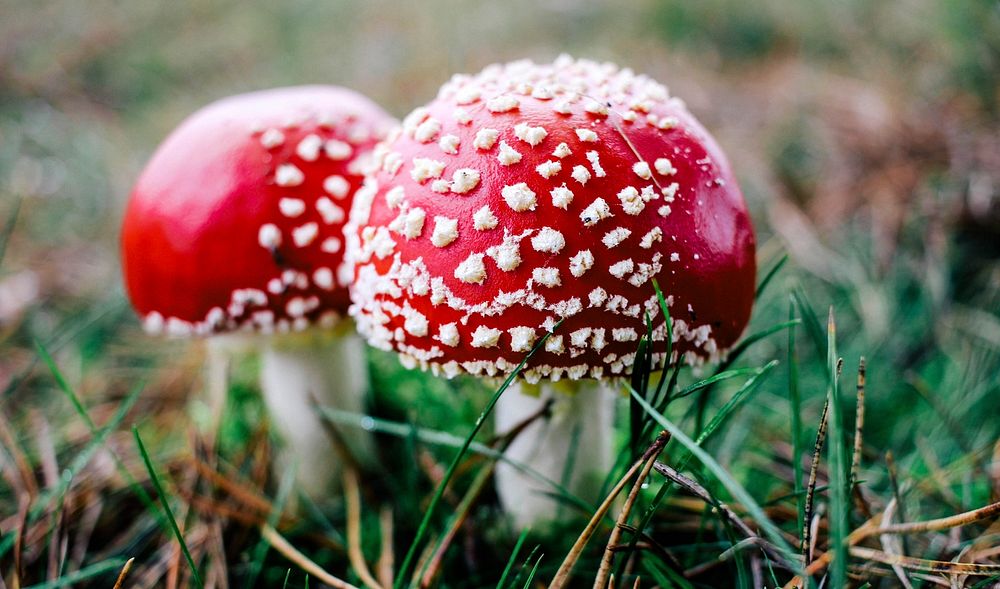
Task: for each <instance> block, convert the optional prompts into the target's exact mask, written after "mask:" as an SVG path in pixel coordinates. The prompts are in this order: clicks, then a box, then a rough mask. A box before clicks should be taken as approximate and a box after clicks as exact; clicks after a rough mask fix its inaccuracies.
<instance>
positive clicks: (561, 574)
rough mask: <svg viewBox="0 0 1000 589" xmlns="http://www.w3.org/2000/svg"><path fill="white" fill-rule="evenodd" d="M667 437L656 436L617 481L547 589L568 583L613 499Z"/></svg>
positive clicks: (664, 435)
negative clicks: (574, 566) (574, 567)
mask: <svg viewBox="0 0 1000 589" xmlns="http://www.w3.org/2000/svg"><path fill="white" fill-rule="evenodd" d="M667 439H668V435H667V433H666V432H661V433H660V435H659V436H657V438H656V440H655V441H654V442H653V444H652V445H650V447H649V448H647V449H646V451H645V452H643V454H642V456H641V457H640V458H639V460H637V461H636V462H635V464H633V465H632V467H631V468H629V469H628V472H626V473H625V476H623V477H622V478H621V480H619V481H618V483H617V484H616V485H615V486H614V488H613V489H611V492H609V493H608V496H607V497H605V498H604V501H603V502H602V503H601V505H600V506H599V507H598V508H597V511H595V512H594V515H593V517H591V518H590V521H589V522H588V523H587V526H586V527H585V528H584V529H583V532H581V533H580V536H579V537H578V538H577V539H576V542H575V543H574V544H573V547H572V548H571V549H570V551H569V553H568V554H567V555H566V558H565V559H564V560H563V562H562V564H561V565H559V570H557V571H556V574H555V577H553V579H552V582H551V583H550V584H549V589H561V588H562V587H564V586H565V585H566V583H567V582H569V578H570V573H571V572H572V571H573V565H575V564H576V561H577V560H578V559H579V558H580V554H581V553H582V552H583V549H584V547H586V545H587V542H589V541H590V538H591V536H593V535H594V532H596V531H597V526H598V525H600V523H601V520H602V519H604V516H605V514H607V513H608V510H609V509H611V504H612V503H614V501H615V498H617V497H618V495H619V494H620V493H621V492H622V490H623V489H624V488H625V485H627V484H628V482H629V481H630V480H632V477H633V476H635V474H636V473H637V472H639V469H640V468H642V466H643V465H644V464H645V463H646V461H647V460H649V457H650V456H657V455H659V453H660V451H661V450H663V446H664V445H665V444H666V443H667Z"/></svg>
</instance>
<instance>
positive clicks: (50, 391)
mask: <svg viewBox="0 0 1000 589" xmlns="http://www.w3.org/2000/svg"><path fill="white" fill-rule="evenodd" d="M563 52H566V53H570V54H572V55H574V56H577V57H588V58H593V59H598V60H610V61H614V62H617V63H619V64H620V65H622V66H627V67H631V68H633V69H635V70H636V71H638V72H642V73H646V74H649V75H650V76H652V77H653V78H655V79H657V80H659V81H661V82H663V83H665V84H666V85H667V86H668V87H669V88H670V90H671V92H672V93H673V94H675V95H677V96H680V97H682V98H683V99H684V100H685V101H686V102H687V103H688V105H689V108H690V110H691V111H692V113H694V114H695V116H697V117H698V118H700V119H701V121H702V122H703V123H704V124H705V126H706V127H707V128H708V129H710V130H711V131H712V133H713V134H715V136H716V138H717V139H718V140H719V142H720V143H721V145H722V146H723V148H724V149H725V150H726V151H727V152H728V154H729V156H730V159H731V161H732V163H733V166H734V168H735V170H736V173H737V176H738V177H739V178H740V180H741V184H742V186H743V189H744V192H745V194H746V197H747V200H748V203H749V205H750V207H751V210H752V213H753V215H754V219H755V222H756V228H757V233H758V242H759V245H760V266H761V267H762V268H767V267H770V266H771V265H772V264H773V263H774V262H775V261H776V260H777V259H779V258H780V256H781V255H782V254H783V253H788V254H789V256H790V260H791V262H790V264H789V265H788V267H787V268H786V269H785V270H784V271H783V273H782V274H781V275H780V276H779V277H778V279H777V280H776V281H775V283H774V285H773V286H772V287H771V291H770V292H769V293H768V295H767V296H766V297H764V298H763V299H762V300H761V302H760V304H759V305H758V308H757V311H756V313H755V318H754V323H753V326H752V327H751V330H757V329H762V328H766V327H767V326H769V325H774V324H776V323H778V322H779V321H782V320H783V319H785V318H787V314H788V295H789V289H790V288H792V287H795V288H801V289H802V291H801V292H803V293H805V294H806V296H807V298H809V300H811V301H812V304H813V306H814V307H815V310H816V311H817V313H818V315H819V316H820V317H823V316H824V314H825V309H826V307H827V306H830V305H832V306H833V307H834V309H835V311H836V313H837V318H838V322H839V325H840V331H841V338H842V340H843V341H842V351H843V353H844V355H845V358H846V369H845V370H846V371H847V373H848V374H853V372H852V371H853V370H855V369H856V366H857V358H858V356H859V355H861V354H866V355H868V356H869V359H870V366H871V367H872V374H871V389H870V391H871V393H870V395H871V396H870V403H871V409H870V411H871V413H870V417H869V426H868V427H869V432H868V433H867V434H866V435H867V436H868V437H866V443H868V444H870V445H871V448H870V451H869V452H868V453H867V455H868V459H870V461H871V462H872V463H873V465H872V472H870V473H868V478H869V480H871V481H872V485H874V486H876V487H877V486H879V485H882V488H884V484H885V477H884V476H883V475H882V474H881V473H882V471H883V470H884V468H883V467H882V466H881V462H880V461H881V455H882V453H883V452H884V450H886V449H890V448H891V449H894V451H896V452H897V453H898V456H897V458H898V459H899V460H900V461H901V464H902V465H903V468H904V470H905V471H906V472H908V473H911V474H912V476H914V477H916V478H919V477H922V476H927V475H928V473H939V472H940V471H941V469H942V468H945V466H946V465H949V464H953V463H955V462H956V461H957V460H959V459H960V458H962V457H966V458H968V457H969V456H972V457H973V458H970V459H969V460H970V461H971V462H972V463H973V464H972V466H969V464H968V463H966V462H960V463H959V466H957V467H955V468H957V469H958V470H957V471H954V472H953V471H949V470H947V468H945V471H946V472H947V473H948V474H946V475H940V476H938V475H937V474H936V475H935V476H936V477H937V478H935V480H936V481H937V483H935V484H937V485H938V486H940V487H941V489H937V491H936V492H937V493H939V494H941V495H942V496H947V501H944V505H945V510H946V512H947V509H946V508H947V507H948V506H951V507H955V508H956V509H957V508H958V507H963V506H964V507H969V506H972V505H976V504H982V503H983V502H984V501H985V500H987V499H988V498H989V497H990V496H992V494H994V493H996V492H998V491H993V490H991V487H990V486H989V485H988V484H986V483H985V482H984V481H985V479H983V478H982V477H983V476H985V474H984V473H988V472H991V473H993V474H992V475H991V476H995V477H997V478H998V480H1000V474H998V473H1000V466H997V464H996V462H994V463H992V464H993V466H992V467H991V466H989V465H990V463H989V458H990V456H991V451H992V448H993V444H994V443H995V442H996V440H997V437H998V430H1000V423H998V422H1000V420H998V419H997V416H998V415H1000V384H998V378H1000V377H998V373H1000V261H998V260H1000V196H998V193H1000V3H998V2H995V1H987V0H951V1H948V2H942V1H939V0H898V1H892V2H870V1H866V0H844V1H838V2H828V1H821V0H801V1H798V2H787V1H785V0H763V1H760V2H743V1H740V0H698V1H694V0H668V1H655V0H636V1H629V2H625V1H613V0H578V1H574V0H533V1H522V0H510V1H504V2H496V1H494V2H477V1H468V2H460V1H457V0H456V1H442V0H427V1H414V2H387V1H383V0H373V1H357V2H343V1H328V2H320V1H307V0H292V1H288V2H261V1H239V2H236V1H220V2H203V1H187V2H155V1H151V0H132V1H129V2H119V1H110V0H88V1H87V2H79V1H75V0H65V1H49V0H3V2H2V3H0V256H2V257H0V390H2V391H3V392H4V393H3V397H2V398H0V413H2V415H3V416H4V419H3V421H4V422H5V423H6V424H7V425H8V426H9V427H7V429H8V430H9V431H12V432H13V433H12V434H11V436H9V437H8V438H9V439H7V440H5V443H7V442H9V441H10V440H14V441H15V442H17V443H19V444H22V445H23V446H24V447H25V448H28V450H27V453H28V454H29V455H32V454H33V453H35V452H36V450H34V449H32V448H34V442H33V441H32V437H33V436H34V435H35V434H36V433H37V431H38V429H37V428H38V427H39V425H38V424H39V423H41V422H39V421H38V416H39V414H41V415H42V416H44V418H45V419H47V420H49V421H51V422H52V423H53V424H54V426H53V427H56V428H57V429H60V430H64V435H61V436H60V438H59V442H57V443H56V446H57V448H58V451H59V452H60V453H63V452H66V453H69V452H71V450H72V448H73V447H74V445H75V444H76V445H78V444H80V443H81V440H83V439H84V438H85V437H86V435H85V430H83V429H82V426H81V425H80V424H79V423H77V422H75V421H74V419H73V418H72V415H73V412H72V410H71V408H69V407H68V406H65V405H66V403H65V402H64V400H61V398H60V397H59V396H58V393H57V392H55V389H54V384H53V381H52V376H51V374H50V373H49V372H48V371H46V370H45V369H44V367H42V368H39V366H38V362H37V354H36V342H42V343H44V344H45V345H46V347H48V348H50V349H51V350H53V352H54V355H55V357H56V360H57V363H58V364H59V367H60V369H61V370H62V371H63V376H64V377H65V378H66V379H67V381H68V382H69V383H70V384H71V385H72V386H73V387H74V388H75V390H77V391H78V392H79V393H80V395H81V396H82V397H83V398H84V400H85V402H86V403H87V404H88V405H90V406H92V407H93V408H94V411H95V419H97V420H98V421H99V422H100V421H102V420H103V419H106V418H107V416H109V415H110V414H111V413H112V412H113V410H114V409H115V401H116V400H120V399H121V397H122V396H123V395H124V394H125V392H126V391H128V390H130V389H131V388H132V387H133V386H135V384H136V383H137V382H138V381H140V380H143V381H146V382H147V390H146V392H145V393H144V394H143V398H142V401H141V402H140V404H139V405H138V409H137V415H136V416H135V419H133V421H141V420H143V419H148V420H152V421H155V420H156V419H158V418H159V419H164V420H166V419H167V417H168V416H169V419H172V420H174V421H173V422H170V425H167V424H164V425H167V427H176V426H177V422H176V420H178V419H184V417H182V416H184V415H187V412H186V410H183V409H182V408H183V407H184V399H185V398H186V397H187V396H188V395H189V394H190V393H191V392H192V391H196V390H198V387H199V384H198V378H199V370H198V367H199V366H200V362H201V356H200V351H199V349H198V347H197V346H192V345H188V344H183V343H175V342H164V341H160V340H153V339H150V338H147V337H146V336H144V335H143V334H142V333H141V331H140V330H139V328H138V324H137V322H136V321H135V319H134V318H133V316H132V315H131V312H130V311H129V309H128V307H127V303H126V301H125V299H124V296H123V294H122V289H121V287H120V285H119V282H120V274H119V265H118V257H117V235H118V224H119V221H120V215H121V213H122V210H123V207H124V203H125V200H126V198H127V195H128V191H129V188H130V185H131V183H132V182H133V180H134V179H135V178H136V176H137V174H138V171H139V170H140V169H141V167H142V165H143V164H144V162H145V161H146V159H147V158H148V157H149V155H150V154H151V153H152V151H153V150H154V149H155V147H156V145H157V143H158V142H159V141H160V140H161V139H162V138H163V137H165V135H166V134H167V133H168V132H169V131H170V130H171V129H172V128H173V127H174V126H175V125H177V124H178V123H179V122H180V121H181V120H182V119H183V118H184V117H185V116H186V115H188V114H190V113H191V112H193V111H194V110H196V109H197V108H199V107H201V106H203V105H205V104H206V103H208V102H211V101H213V100H215V99H218V98H222V97H224V96H227V95H230V94H235V93H239V92H244V91H249V90H254V89H259V88H266V87H273V86H280V85H293V84H305V83H331V84H338V85H343V86H348V87H351V88H354V89H356V90H358V91H360V92H362V93H365V94H367V95H369V96H370V97H372V98H373V99H374V100H376V101H377V102H379V103H381V104H382V105H384V106H385V107H386V108H387V109H388V110H389V111H390V112H392V113H393V114H395V115H396V116H398V117H402V116H404V115H405V114H406V113H407V112H409V110H411V109H412V108H414V107H416V106H418V105H420V104H421V103H423V102H425V101H427V100H429V99H430V98H431V97H433V96H434V94H435V92H436V89H437V87H438V86H439V85H440V84H442V83H443V82H444V81H446V80H447V79H448V78H449V76H450V75H451V74H452V73H456V72H475V71H478V70H479V69H481V68H482V67H484V66H485V65H487V64H490V63H493V62H497V61H507V60H513V59H519V58H524V57H529V58H533V59H535V60H538V61H544V60H550V59H552V58H554V57H556V56H557V55H558V54H560V53H563ZM800 340H802V341H807V337H806V336H805V335H803V334H801V333H800ZM785 353H786V352H785V340H784V336H783V335H779V336H778V337H775V338H770V339H767V340H765V341H763V342H761V343H760V344H758V345H757V346H755V347H754V348H753V349H752V350H751V352H750V353H749V354H748V356H747V360H746V362H747V363H754V362H756V363H758V364H759V363H762V362H763V361H766V360H767V359H770V358H774V357H778V358H784V355H785ZM801 356H802V357H803V361H804V362H806V367H805V368H804V370H803V391H805V392H804V396H805V403H806V405H805V407H806V409H807V411H808V412H809V415H810V416H811V418H812V420H811V421H809V423H808V424H807V428H809V427H814V425H813V424H814V423H815V419H816V418H817V417H818V412H819V407H821V405H822V399H823V384H822V383H823V369H822V364H821V359H822V352H821V351H820V350H812V349H811V348H803V350H802V351H801ZM810 359H812V360H816V362H817V363H815V364H812V365H809V364H808V361H809V360H810ZM373 361H374V362H375V363H376V364H377V366H378V367H379V368H380V370H379V371H378V374H377V377H378V380H377V381H376V384H377V386H378V387H379V389H380V390H383V391H387V390H392V391H393V394H392V395H390V396H388V397H387V398H386V399H383V400H382V401H379V402H382V403H384V404H385V405H386V407H385V408H384V409H383V410H384V412H386V413H387V414H389V415H393V416H396V417H400V416H402V417H405V416H406V415H407V412H408V410H407V409H406V402H407V401H408V400H416V399H421V402H422V403H423V405H422V407H421V415H420V421H421V423H425V424H428V425H430V426H435V427H442V428H449V429H453V430H456V431H459V432H464V431H465V429H464V428H465V427H466V426H467V424H468V423H470V422H471V419H472V418H473V417H474V416H475V414H476V413H477V411H478V408H479V407H481V405H482V403H483V402H484V401H485V399H486V396H485V395H475V394H472V395H467V394H465V392H466V387H467V388H468V390H474V391H481V389H479V388H477V387H475V386H472V385H469V384H468V383H465V384H461V383H462V381H459V383H457V384H456V383H451V384H443V383H439V382H432V381H430V379H428V378H425V377H422V376H419V375H414V374H408V373H405V372H403V371H401V370H399V369H398V368H396V365H395V362H394V360H392V359H391V358H388V357H385V356H376V357H375V358H374V360H373ZM781 370H782V371H783V370H784V369H783V368H782V369H781ZM781 378H783V377H781ZM779 381H780V378H777V377H776V380H775V382H773V383H771V385H770V386H769V387H767V388H765V390H764V391H763V392H762V393H761V394H762V399H763V400H764V401H766V402H762V403H760V404H759V406H754V407H752V408H750V409H749V410H747V411H745V412H743V413H741V414H740V416H739V418H738V419H737V420H736V422H735V423H734V425H733V428H732V429H731V430H730V433H729V434H727V435H726V436H723V438H724V439H723V440H721V441H720V443H719V445H718V447H716V448H714V450H715V451H716V454H717V456H718V457H719V459H720V460H721V461H722V462H723V463H724V464H726V465H727V466H730V467H732V468H735V469H736V471H737V473H738V474H739V475H740V477H741V480H743V481H744V482H747V481H749V480H753V479H752V478H750V477H755V476H759V473H757V472H756V471H755V469H757V470H759V469H761V468H762V467H761V466H760V464H761V463H762V462H764V461H765V458H758V459H755V460H750V461H749V462H743V461H736V462H738V463H739V464H738V465H736V466H734V465H733V462H732V460H731V459H732V457H733V455H734V453H736V452H737V450H738V449H739V447H740V446H739V445H740V444H741V443H742V439H743V438H744V437H749V438H751V439H755V440H756V443H754V444H751V445H750V446H751V447H752V450H751V452H756V453H757V454H760V455H764V454H767V453H768V452H770V451H771V448H772V446H774V445H777V444H779V443H780V440H787V437H788V436H787V433H788V431H787V422H788V412H787V409H786V405H785V400H784V398H783V396H784V394H785V390H784V388H783V386H784V385H783V384H782V383H781V382H779ZM244 384H245V385H246V387H248V389H252V387H253V381H252V377H248V378H247V379H246V382H245V383H244ZM724 398H725V395H723V396H722V399H723V400H724ZM53 399H55V400H58V403H57V402H53V403H51V404H48V401H49V400H53ZM456 400H460V401H461V402H458V403H456V402H455V401H456ZM713 402H715V401H713ZM720 402H721V401H720ZM249 407H250V409H247V408H246V407H243V408H244V409H245V410H246V411H250V413H248V414H244V415H242V420H239V419H237V420H234V422H233V424H232V427H233V428H237V429H238V428H240V427H244V426H246V425H247V424H252V423H253V422H254V420H255V419H256V418H257V414H256V413H253V411H254V410H255V409H254V406H253V405H250V406H249ZM168 409H170V410H171V411H167V410H168ZM456 415H457V416H458V419H456ZM410 416H411V417H415V416H414V415H413V414H412V412H410ZM402 417H401V418H402ZM0 425H3V424H0ZM0 429H3V428H0ZM177 429H178V430H179V431H180V432H183V430H184V428H183V427H178V428H177ZM956 430H957V433H956ZM234 431H235V430H234ZM240 431H242V434H238V433H232V435H231V439H236V440H238V439H239V437H240V435H245V436H249V435H250V434H249V431H243V430H240ZM119 434H120V435H119ZM119 434H116V436H115V437H113V440H112V442H113V443H117V444H119V445H120V446H122V447H126V446H129V444H130V439H129V434H128V432H127V431H123V432H119ZM808 435H812V433H811V432H808ZM181 437H182V436H181ZM168 439H172V438H169V437H168ZM810 439H811V438H810ZM115 440H117V442H115ZM173 443H174V444H175V446H176V447H179V446H182V445H183V443H184V440H182V439H181V440H173ZM163 451H164V450H162V448H158V449H157V452H163ZM997 452H998V456H1000V447H998V450H997ZM11 455H12V454H11ZM994 460H995V461H1000V458H996V459H994ZM943 465H945V466H943ZM963 465H964V466H963ZM963 468H964V469H965V470H962V469H963ZM990 468H993V469H994V470H992V471H991V470H989V469H990ZM941 477H944V478H941ZM768 488H770V487H769V486H768V484H761V485H760V487H759V489H760V490H761V493H763V492H764V490H766V489H768ZM945 489H946V490H945ZM946 491H947V492H946ZM928 493H930V491H928ZM949 494H951V495H955V497H956V501H952V498H951V497H950V495H949ZM11 500H12V498H11V497H10V496H9V495H5V493H3V492H2V491H0V522H3V521H9V520H7V519H4V518H7V517H8V516H9V514H7V513H4V508H3V506H4V505H8V506H10V505H13V503H12V502H7V503H4V502H3V501H11ZM932 513H937V512H934V511H933V510H932ZM4 529H5V530H6V529H7V528H4Z"/></svg>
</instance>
